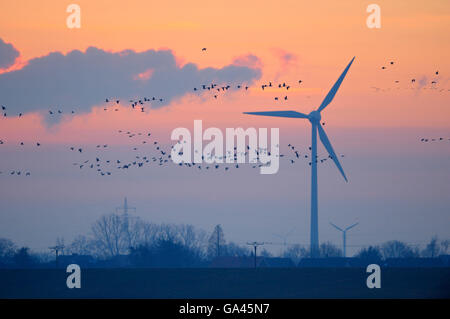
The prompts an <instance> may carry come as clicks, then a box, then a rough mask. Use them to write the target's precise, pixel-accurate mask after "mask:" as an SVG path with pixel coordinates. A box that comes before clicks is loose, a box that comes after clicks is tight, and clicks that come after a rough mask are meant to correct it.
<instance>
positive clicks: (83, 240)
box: [67, 235, 96, 255]
mask: <svg viewBox="0 0 450 319" xmlns="http://www.w3.org/2000/svg"><path fill="white" fill-rule="evenodd" d="M67 251H68V252H69V253H70V254H77V255H95V254H96V251H95V242H94V241H93V240H92V239H90V238H88V237H86V236H84V235H79V236H77V237H75V239H74V240H73V241H72V243H71V244H70V245H69V246H68V247H67Z"/></svg>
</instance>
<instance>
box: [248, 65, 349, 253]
mask: <svg viewBox="0 0 450 319" xmlns="http://www.w3.org/2000/svg"><path fill="white" fill-rule="evenodd" d="M353 60H355V57H353V59H352V60H351V61H350V63H349V64H348V65H347V67H346V68H345V70H344V72H342V74H341V76H340V77H339V78H338V79H337V81H336V83H335V84H334V85H333V87H332V88H331V90H330V91H329V92H328V94H327V95H326V96H325V99H324V100H323V101H322V104H320V106H319V108H318V109H317V110H316V111H312V112H311V113H309V114H308V115H307V114H303V113H300V112H296V111H266V112H244V114H250V115H263V116H276V117H288V118H301V119H308V120H309V121H310V122H311V126H312V133H311V140H312V142H311V233H310V236H311V237H310V241H311V257H319V224H318V199H317V131H319V137H320V140H321V141H322V144H323V146H325V148H326V150H327V151H328V153H329V155H330V157H331V158H332V159H333V161H334V163H335V164H336V166H337V168H338V169H339V171H340V172H341V174H342V176H343V177H344V179H345V181H346V182H347V177H346V176H345V173H344V170H343V169H342V166H341V164H340V163H339V160H338V157H337V156H336V153H335V152H334V150H333V147H332V146H331V143H330V141H329V139H328V136H327V134H326V133H325V130H324V129H323V127H322V126H321V125H320V120H321V114H320V112H322V111H323V109H325V108H326V107H327V105H328V104H330V103H331V101H333V98H334V96H335V95H336V92H337V90H338V89H339V87H340V86H341V83H342V81H343V80H344V78H345V75H346V74H347V71H348V69H349V68H350V66H351V65H352V63H353Z"/></svg>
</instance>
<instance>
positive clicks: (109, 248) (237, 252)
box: [0, 214, 450, 268]
mask: <svg viewBox="0 0 450 319" xmlns="http://www.w3.org/2000/svg"><path fill="white" fill-rule="evenodd" d="M449 243H450V241H449V240H443V241H441V240H439V239H438V238H437V237H433V238H432V239H431V240H430V242H429V243H428V244H427V245H426V247H425V248H424V249H422V250H420V249H419V248H418V247H416V246H411V245H408V244H407V243H404V242H401V241H397V240H393V241H388V242H385V243H383V244H381V245H378V246H369V247H365V248H362V249H360V250H359V252H358V253H357V254H356V255H355V256H354V257H357V258H361V259H365V260H370V261H373V262H377V261H382V260H385V259H387V258H410V257H437V256H439V255H442V254H448V248H449ZM55 247H59V248H58V249H59V251H58V252H57V253H58V254H59V255H63V256H68V255H71V256H90V257H92V259H93V260H95V261H103V262H105V261H111V260H115V259H116V258H118V257H121V256H127V260H128V266H131V267H161V268H166V267H206V266H208V265H209V263H210V262H211V260H213V259H214V258H216V257H224V256H231V257H242V256H247V257H248V256H252V255H253V251H252V250H251V249H249V247H248V246H246V245H238V244H236V243H234V242H227V241H226V239H225V235H224V231H223V229H222V227H221V226H220V225H217V226H215V227H214V229H213V231H212V232H211V233H210V234H208V233H207V232H206V231H204V230H202V229H198V228H196V227H194V226H192V225H185V224H181V225H175V224H154V223H150V222H147V221H144V220H142V219H141V218H139V217H135V216H133V217H132V216H130V215H127V214H122V215H119V214H108V215H103V216H101V217H100V218H99V219H98V220H97V221H95V222H94V224H93V225H92V227H91V231H90V233H89V234H87V235H79V236H77V237H75V238H74V240H73V241H72V242H71V243H69V244H67V245H65V243H64V239H62V238H57V240H56V246H55ZM258 256H263V257H273V255H272V254H271V253H270V252H268V251H267V250H265V249H262V250H261V251H258ZM278 257H285V258H291V259H292V260H293V262H294V263H295V264H297V263H298V261H299V260H301V259H302V258H309V257H310V255H309V249H308V247H305V246H302V245H297V244H296V245H290V246H289V248H287V249H286V250H284V252H283V253H281V254H280V255H279V256H278ZM320 257H322V258H331V257H342V250H341V249H340V248H338V247H337V246H336V245H334V244H332V243H330V242H325V243H322V244H321V245H320ZM55 258H56V261H57V259H58V257H56V256H55V255H54V254H53V255H52V254H51V253H50V252H47V253H33V252H31V251H30V249H29V248H27V247H17V245H16V244H14V243H13V242H12V241H11V240H9V239H5V238H0V268H29V267H40V266H41V267H43V266H45V265H48V264H50V263H52V262H53V261H55ZM59 258H62V257H59Z"/></svg>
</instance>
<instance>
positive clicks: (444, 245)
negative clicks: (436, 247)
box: [441, 239, 450, 255]
mask: <svg viewBox="0 0 450 319" xmlns="http://www.w3.org/2000/svg"><path fill="white" fill-rule="evenodd" d="M449 246H450V240H448V239H446V240H443V241H441V253H442V254H444V255H446V254H448V247H449Z"/></svg>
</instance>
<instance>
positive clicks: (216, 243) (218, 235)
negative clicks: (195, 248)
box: [208, 225, 226, 258]
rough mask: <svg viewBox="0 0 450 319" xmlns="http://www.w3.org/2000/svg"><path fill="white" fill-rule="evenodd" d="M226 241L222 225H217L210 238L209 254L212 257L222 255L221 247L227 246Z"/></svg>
mask: <svg viewBox="0 0 450 319" xmlns="http://www.w3.org/2000/svg"><path fill="white" fill-rule="evenodd" d="M225 243H226V242H225V236H224V234H223V230H222V226H220V225H216V227H214V230H213V232H212V234H211V236H210V237H209V240H208V256H209V257H210V258H212V257H219V256H221V253H222V252H221V249H222V248H223V246H225Z"/></svg>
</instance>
